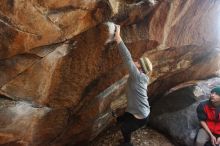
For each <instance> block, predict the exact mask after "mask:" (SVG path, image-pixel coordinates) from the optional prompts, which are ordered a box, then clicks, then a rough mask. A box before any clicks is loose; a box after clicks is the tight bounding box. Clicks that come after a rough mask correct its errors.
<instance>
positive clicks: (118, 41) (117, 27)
mask: <svg viewBox="0 0 220 146" xmlns="http://www.w3.org/2000/svg"><path fill="white" fill-rule="evenodd" d="M115 27H116V28H115V38H114V39H115V41H116V42H117V44H119V43H120V42H121V41H122V39H121V36H120V25H115Z"/></svg>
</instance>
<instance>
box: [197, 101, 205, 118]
mask: <svg viewBox="0 0 220 146" xmlns="http://www.w3.org/2000/svg"><path fill="white" fill-rule="evenodd" d="M197 116H198V119H199V121H205V120H206V119H207V116H206V113H205V112H204V105H203V104H202V103H200V104H199V106H198V107H197Z"/></svg>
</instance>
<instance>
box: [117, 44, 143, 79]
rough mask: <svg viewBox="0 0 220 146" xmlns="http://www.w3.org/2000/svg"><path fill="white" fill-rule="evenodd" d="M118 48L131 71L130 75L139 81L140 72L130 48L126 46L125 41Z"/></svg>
mask: <svg viewBox="0 0 220 146" xmlns="http://www.w3.org/2000/svg"><path fill="white" fill-rule="evenodd" d="M118 46H119V53H120V55H121V57H122V60H123V62H124V64H125V65H126V67H127V68H128V70H129V75H130V76H131V77H132V78H134V79H138V75H139V74H140V71H139V70H138V68H137V67H136V65H135V64H134V61H133V60H132V57H131V53H130V52H129V50H128V48H127V47H126V46H125V44H124V42H123V41H121V42H120V43H119V45H118Z"/></svg>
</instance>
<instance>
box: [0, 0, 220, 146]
mask: <svg viewBox="0 0 220 146" xmlns="http://www.w3.org/2000/svg"><path fill="white" fill-rule="evenodd" d="M0 6H1V7H0V39H1V42H0V95H1V98H0V108H1V112H0V114H1V116H0V122H1V124H0V142H1V144H8V145H10V144H12V145H74V144H78V145H80V144H81V145H83V144H86V143H87V142H88V141H89V140H91V139H93V138H94V137H95V136H96V135H97V134H99V133H100V131H102V130H103V129H104V128H105V127H106V126H107V125H108V124H109V123H110V122H111V120H112V119H111V116H110V107H112V108H113V109H115V110H117V109H118V108H119V109H121V108H123V107H125V103H126V101H125V100H124V94H123V93H124V86H125V84H126V77H124V75H125V74H126V70H125V69H124V68H123V65H122V61H121V59H120V56H119V54H118V51H117V49H116V47H115V44H114V43H109V44H106V43H105V42H106V40H107V39H108V37H109V35H108V28H107V27H106V25H104V24H103V23H104V22H106V21H109V20H110V21H113V22H115V23H118V24H121V25H122V30H121V33H122V37H123V39H124V41H125V43H126V45H127V46H128V48H129V49H130V51H131V53H132V56H133V58H134V59H137V58H139V57H140V56H141V55H143V54H144V52H145V53H146V55H147V56H149V58H151V60H152V61H153V64H154V68H155V69H154V70H155V72H154V73H153V75H152V80H151V82H152V84H151V85H150V86H149V93H150V96H151V97H152V98H151V101H152V102H153V101H156V100H157V99H158V97H160V96H161V95H163V93H165V92H166V91H167V90H169V89H170V88H171V87H173V86H175V85H177V84H179V83H182V82H185V81H190V80H195V79H203V78H207V77H210V76H216V75H218V74H219V68H220V67H219V66H220V63H219V59H218V58H219V55H220V54H219V50H218V49H214V48H217V47H219V46H220V44H219V40H220V30H219V29H217V26H218V25H219V23H220V21H216V20H219V19H220V18H218V17H219V16H220V12H219V6H220V3H219V1H206V0H186V1H169V0H165V1H158V2H157V3H155V1H154V0H149V1H147V0H120V1H116V0H103V1H100V0H93V1H87V0H68V1H65V2H64V1H58V0H47V1H46V0H32V1H28V0H3V1H1V2H0ZM198 70H199V71H198ZM123 77H124V78H123ZM23 121H24V122H23ZM24 129H25V131H24Z"/></svg>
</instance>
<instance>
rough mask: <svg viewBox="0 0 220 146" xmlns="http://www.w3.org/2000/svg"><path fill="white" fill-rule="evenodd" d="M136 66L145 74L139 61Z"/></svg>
mask: <svg viewBox="0 0 220 146" xmlns="http://www.w3.org/2000/svg"><path fill="white" fill-rule="evenodd" d="M134 64H135V65H136V67H137V68H138V70H139V71H141V72H143V70H142V67H141V63H140V62H139V61H136V62H134Z"/></svg>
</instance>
